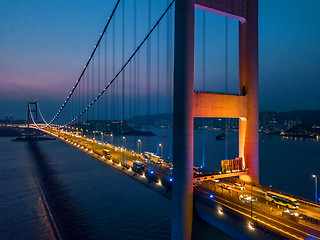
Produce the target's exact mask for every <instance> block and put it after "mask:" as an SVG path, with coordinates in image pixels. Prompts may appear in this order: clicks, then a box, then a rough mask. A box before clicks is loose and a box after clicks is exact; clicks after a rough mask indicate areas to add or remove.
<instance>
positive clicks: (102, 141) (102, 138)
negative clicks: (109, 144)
mask: <svg viewBox="0 0 320 240" xmlns="http://www.w3.org/2000/svg"><path fill="white" fill-rule="evenodd" d="M101 136H102V143H103V132H102V133H101Z"/></svg>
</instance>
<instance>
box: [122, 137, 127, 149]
mask: <svg viewBox="0 0 320 240" xmlns="http://www.w3.org/2000/svg"><path fill="white" fill-rule="evenodd" d="M123 141H124V144H123ZM126 143H127V141H126V137H122V144H123V147H124V149H126Z"/></svg>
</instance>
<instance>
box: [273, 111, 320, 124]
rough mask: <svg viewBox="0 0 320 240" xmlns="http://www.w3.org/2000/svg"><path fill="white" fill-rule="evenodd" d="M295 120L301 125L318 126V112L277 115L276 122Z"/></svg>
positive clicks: (319, 118) (319, 112)
mask: <svg viewBox="0 0 320 240" xmlns="http://www.w3.org/2000/svg"><path fill="white" fill-rule="evenodd" d="M288 119H292V120H297V121H299V122H300V123H302V124H309V125H314V124H316V125H320V110H296V111H290V112H279V113H277V121H278V122H283V121H285V120H288Z"/></svg>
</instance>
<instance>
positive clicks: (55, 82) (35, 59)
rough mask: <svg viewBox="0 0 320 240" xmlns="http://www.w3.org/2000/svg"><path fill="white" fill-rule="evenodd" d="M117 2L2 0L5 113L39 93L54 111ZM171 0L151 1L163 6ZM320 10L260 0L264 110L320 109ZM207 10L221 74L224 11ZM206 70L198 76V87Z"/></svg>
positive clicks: (309, 4) (0, 105)
mask: <svg viewBox="0 0 320 240" xmlns="http://www.w3.org/2000/svg"><path fill="white" fill-rule="evenodd" d="M142 1H143V0H138V2H139V3H141V2H142ZM115 2H116V1H115V0H114V1H104V0H92V1H84V0H81V1H76V2H75V1H63V0H57V1H45V0H38V1H24V0H10V1H9V0H7V1H6V0H2V1H0V119H4V118H5V115H11V114H12V115H13V116H14V118H15V119H23V118H25V115H26V106H27V103H26V102H27V100H28V99H31V100H34V99H39V102H40V107H41V108H42V111H43V114H44V116H45V118H47V120H50V119H51V118H52V117H53V115H54V114H55V113H56V112H57V110H58V109H59V108H60V106H61V105H62V103H63V102H64V101H65V98H66V97H67V94H68V92H69V91H70V90H71V88H72V86H73V85H74V83H75V81H76V80H77V79H78V77H79V75H80V72H81V71H82V69H83V65H84V64H85V63H86V61H87V59H88V56H89V55H90V53H91V51H92V46H93V45H94V44H96V41H97V39H98V37H99V34H100V32H101V31H102V29H103V27H104V25H105V24H106V20H107V18H108V17H109V15H110V13H111V11H112V8H113V7H114V5H115ZM166 2H167V0H161V1H159V0H158V1H152V3H153V4H154V5H157V6H156V8H159V9H163V8H164V6H165V4H166ZM128 4H130V3H129V2H128ZM319 12H320V2H319V1H318V0H309V1H305V2H303V4H302V3H301V1H298V0H292V1H287V0H271V1H270V0H259V66H260V67H259V87H260V88H259V94H260V95H259V108H260V111H264V110H274V111H290V110H313V109H320V95H319V94H320V67H319V63H320V31H319V29H320V19H319V17H318V13H319ZM157 14H158V13H155V15H157ZM201 14H202V12H201V11H199V10H197V11H196V33H198V35H197V36H196V39H195V41H196V44H198V45H196V53H195V63H196V65H195V68H196V69H195V73H196V74H198V73H199V72H201V70H199V69H200V67H199V65H197V64H199V62H201V61H202V52H201V49H202V48H201V47H200V45H199V43H201V42H202V37H201V36H202V34H201V23H202V22H201ZM207 15H208V17H207V20H208V22H207V24H206V25H207V28H206V29H207V33H206V34H207V37H208V39H209V40H208V41H207V42H208V43H207V45H209V47H208V48H210V52H214V53H216V54H217V55H218V56H217V57H216V58H211V57H210V56H207V58H206V64H207V66H208V67H207V68H208V69H209V68H211V66H212V69H213V70H211V69H210V70H208V73H207V76H208V79H223V77H224V75H223V74H222V73H223V71H219V68H221V66H222V67H223V66H224V62H223V59H224V55H223V54H224V47H225V46H224V45H223V44H224V35H223V34H224V32H223V31H224V27H225V25H224V23H225V19H224V18H223V17H221V16H212V14H207ZM138 21H140V22H141V21H143V17H142V16H139V19H138ZM229 22H230V23H229V26H230V28H229V32H230V39H229V43H228V46H229V49H230V50H229V51H230V53H229V54H230V55H229V58H230V63H229V64H230V69H229V70H230V71H229V81H230V89H231V90H232V89H237V74H238V73H237V66H236V65H237V53H236V51H237V35H236V34H237V30H236V29H237V26H238V24H237V23H236V22H235V21H234V20H230V21H229ZM233 30H234V31H233ZM131 31H132V30H131ZM128 34H130V32H129V33H128ZM140 34H141V36H142V35H143V32H142V31H140ZM219 34H220V35H219ZM138 41H140V40H138ZM221 44H222V47H221ZM214 47H216V49H215V48H214ZM220 50H221V51H220ZM128 52H129V50H128ZM215 68H217V69H218V70H215ZM197 76H199V74H198V75H197ZM200 78H201V77H196V78H195V81H196V83H195V87H197V86H199V82H197V81H199V79H200ZM200 81H201V80H200ZM219 84H220V83H219ZM219 84H218V83H215V82H214V81H212V84H211V83H209V84H208V86H209V88H210V89H209V90H213V91H214V90H216V89H217V91H220V90H221V88H222V87H221V86H223V84H222V83H221V84H220V85H219Z"/></svg>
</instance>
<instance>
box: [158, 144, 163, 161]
mask: <svg viewBox="0 0 320 240" xmlns="http://www.w3.org/2000/svg"><path fill="white" fill-rule="evenodd" d="M159 149H160V157H161V158H162V159H163V157H162V154H163V153H162V144H161V143H160V144H159Z"/></svg>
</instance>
